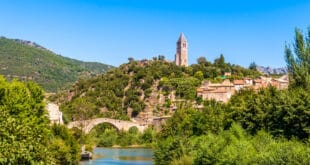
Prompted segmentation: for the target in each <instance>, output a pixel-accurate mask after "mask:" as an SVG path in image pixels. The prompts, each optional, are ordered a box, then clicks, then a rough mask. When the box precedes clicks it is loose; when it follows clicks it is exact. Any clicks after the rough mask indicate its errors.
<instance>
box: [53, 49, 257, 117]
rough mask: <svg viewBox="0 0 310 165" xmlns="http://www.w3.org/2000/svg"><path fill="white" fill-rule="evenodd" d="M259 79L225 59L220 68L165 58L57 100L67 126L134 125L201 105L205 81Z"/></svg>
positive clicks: (80, 86)
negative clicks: (103, 121)
mask: <svg viewBox="0 0 310 165" xmlns="http://www.w3.org/2000/svg"><path fill="white" fill-rule="evenodd" d="M225 72H231V73H232V75H231V76H230V77H229V78H230V79H234V78H240V77H244V76H247V77H255V76H259V75H260V74H259V73H258V72H257V71H255V70H250V69H245V68H242V67H240V66H237V65H231V64H229V63H226V62H225V59H224V56H223V55H221V56H220V57H219V58H218V59H216V60H215V61H214V62H209V61H207V59H206V58H204V57H201V58H199V59H198V60H197V64H193V65H191V66H189V67H180V66H177V65H175V64H174V63H171V62H167V61H166V60H165V57H164V56H159V57H154V58H153V59H152V60H142V61H136V60H134V59H131V58H130V59H129V62H128V63H127V64H123V65H121V66H120V67H118V68H114V69H112V70H110V71H108V72H107V73H105V74H103V75H101V76H97V77H94V78H91V79H88V80H80V81H78V82H77V83H76V84H75V85H74V86H72V88H71V89H70V90H68V91H65V92H63V93H59V94H58V95H57V96H55V97H54V98H52V100H53V101H56V102H58V103H60V104H61V110H62V111H63V113H64V118H65V121H67V122H68V121H71V120H80V119H87V118H94V117H111V118H119V119H129V118H131V117H138V118H140V119H141V118H144V117H145V116H163V115H169V114H173V110H174V109H175V106H176V104H177V102H179V101H189V102H193V103H194V102H200V101H201V98H198V97H197V96H196V89H197V87H198V86H199V85H200V84H201V81H202V80H204V79H209V80H212V81H223V79H224V78H223V74H224V73H225Z"/></svg>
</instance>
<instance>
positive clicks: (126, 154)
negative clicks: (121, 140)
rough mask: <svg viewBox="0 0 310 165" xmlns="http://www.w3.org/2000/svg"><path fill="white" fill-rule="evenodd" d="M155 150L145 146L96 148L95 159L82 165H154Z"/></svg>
mask: <svg viewBox="0 0 310 165" xmlns="http://www.w3.org/2000/svg"><path fill="white" fill-rule="evenodd" d="M152 157H153V151H152V150H151V149H144V148H96V149H95V150H94V155H93V160H90V161H83V162H81V163H80V164H81V165H101V164H105V165H109V164H111V165H131V164H137V165H152V164H153V161H152Z"/></svg>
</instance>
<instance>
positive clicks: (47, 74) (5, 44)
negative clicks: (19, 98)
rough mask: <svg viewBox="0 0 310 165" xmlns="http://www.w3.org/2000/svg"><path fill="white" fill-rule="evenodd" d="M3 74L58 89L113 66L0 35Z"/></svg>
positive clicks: (49, 90)
mask: <svg viewBox="0 0 310 165" xmlns="http://www.w3.org/2000/svg"><path fill="white" fill-rule="evenodd" d="M0 57H1V60H0V74H2V75H4V76H5V77H7V78H8V79H9V80H11V79H14V78H17V79H20V80H25V81H28V80H32V81H34V82H37V83H39V84H40V85H41V86H42V87H43V88H44V89H45V90H46V91H48V92H56V91H58V90H60V89H63V88H64V87H67V86H69V85H71V84H72V83H74V82H75V81H77V80H78V79H79V78H89V77H93V76H95V75H98V74H102V73H105V72H106V71H107V70H109V69H110V68H112V66H110V65H106V64H101V63H96V62H83V61H79V60H75V59H71V58H67V57H63V56H60V55H57V54H55V53H53V52H52V51H50V50H48V49H46V48H44V47H43V46H40V45H39V44H37V43H34V42H31V41H26V40H20V39H7V38H5V37H0Z"/></svg>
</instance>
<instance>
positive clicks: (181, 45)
mask: <svg viewBox="0 0 310 165" xmlns="http://www.w3.org/2000/svg"><path fill="white" fill-rule="evenodd" d="M187 49H188V43H187V40H186V38H185V35H184V34H183V33H181V35H180V37H179V39H178V41H177V49H176V54H175V60H174V62H175V64H176V65H178V66H188V53H187V52H188V50H187ZM230 76H231V73H230V72H225V73H224V75H223V79H224V81H223V82H222V83H212V82H211V81H203V82H202V85H201V86H200V87H199V88H197V96H198V97H201V98H202V99H203V100H206V99H208V100H211V99H214V100H216V101H221V102H227V101H228V100H229V99H230V97H231V96H232V95H233V94H234V93H235V92H237V91H239V90H241V89H245V88H252V89H254V90H256V91H257V90H259V89H260V88H266V87H268V86H270V85H271V86H274V87H276V88H277V89H280V90H282V89H287V88H288V84H289V79H288V76H287V75H283V76H282V77H280V78H272V77H265V76H261V77H259V78H255V79H252V78H246V77H245V78H243V79H237V80H233V81H232V82H231V81H230V80H229V78H230Z"/></svg>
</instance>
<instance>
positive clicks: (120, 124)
mask: <svg viewBox="0 0 310 165" xmlns="http://www.w3.org/2000/svg"><path fill="white" fill-rule="evenodd" d="M102 123H108V124H111V125H112V126H114V127H115V128H116V129H117V130H118V131H120V130H125V131H128V130H129V128H130V127H132V126H135V127H137V128H138V130H139V132H143V131H144V130H145V129H146V128H147V126H142V125H140V124H138V123H135V122H131V121H124V120H116V119H109V118H97V119H91V120H83V121H74V122H70V123H69V124H68V125H67V127H68V128H73V127H77V128H81V129H82V131H84V132H85V133H89V132H90V131H91V130H92V129H93V128H94V127H95V126H96V125H98V124H102Z"/></svg>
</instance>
